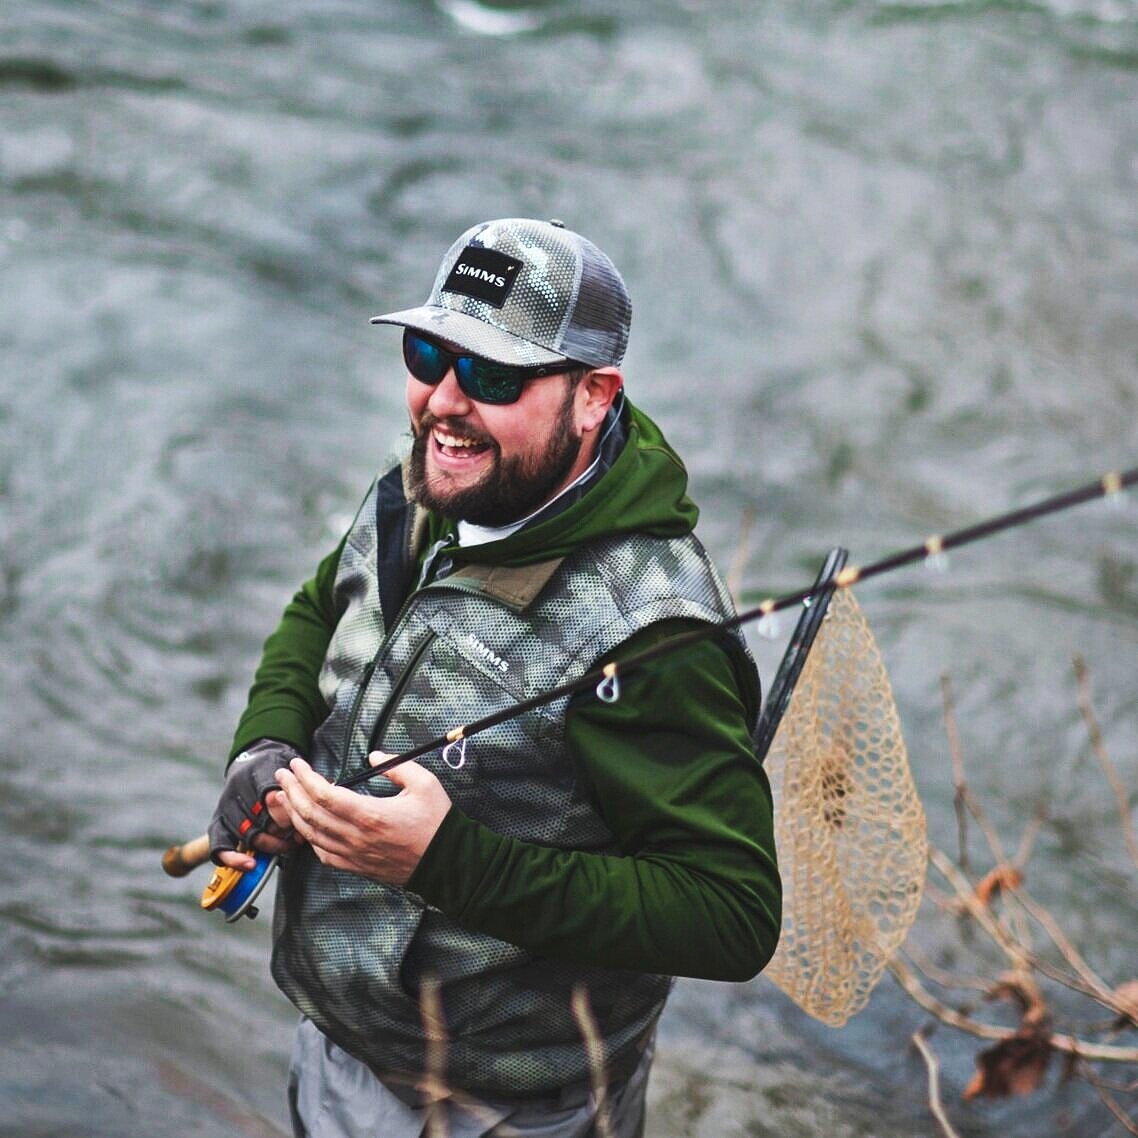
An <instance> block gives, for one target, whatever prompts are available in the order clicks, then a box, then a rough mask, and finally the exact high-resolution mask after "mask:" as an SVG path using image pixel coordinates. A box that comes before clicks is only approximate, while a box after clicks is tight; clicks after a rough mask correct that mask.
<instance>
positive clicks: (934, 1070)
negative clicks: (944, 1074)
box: [911, 1029, 960, 1138]
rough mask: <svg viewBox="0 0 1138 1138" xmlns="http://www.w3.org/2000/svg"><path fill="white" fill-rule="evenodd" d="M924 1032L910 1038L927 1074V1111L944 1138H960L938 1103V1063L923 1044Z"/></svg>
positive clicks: (931, 1052) (915, 1033)
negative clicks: (929, 1111)
mask: <svg viewBox="0 0 1138 1138" xmlns="http://www.w3.org/2000/svg"><path fill="white" fill-rule="evenodd" d="M925 1034H926V1033H925V1031H924V1030H923V1029H922V1030H921V1031H915V1032H913V1034H912V1036H911V1038H912V1040H913V1046H914V1047H915V1048H916V1049H917V1050H918V1051H919V1052H920V1053H921V1058H923V1059H924V1061H925V1066H926V1067H927V1068H928V1072H929V1110H931V1111H932V1115H933V1118H935V1119H936V1120H937V1123H938V1124H939V1126H940V1128H941V1130H942V1131H943V1133H944V1136H945V1138H960V1136H959V1135H958V1134H957V1133H956V1131H955V1130H954V1129H953V1128H952V1123H951V1122H949V1121H948V1115H946V1114H945V1113H944V1106H943V1105H942V1103H941V1101H940V1063H938V1062H937V1057H936V1055H934V1054H933V1050H932V1048H931V1047H929V1045H928V1043H927V1042H925Z"/></svg>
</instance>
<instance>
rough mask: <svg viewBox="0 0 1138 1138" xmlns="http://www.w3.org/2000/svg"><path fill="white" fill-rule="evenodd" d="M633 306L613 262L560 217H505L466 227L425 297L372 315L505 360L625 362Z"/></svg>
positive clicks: (526, 362)
mask: <svg viewBox="0 0 1138 1138" xmlns="http://www.w3.org/2000/svg"><path fill="white" fill-rule="evenodd" d="M631 318H632V302H631V301H630V300H629V296H628V290H627V289H626V288H625V285H624V281H623V280H622V279H621V276H620V273H618V272H617V270H616V266H615V265H614V264H613V263H612V261H610V260H609V258H608V257H607V256H605V254H604V253H602V252H601V250H600V249H598V248H597V247H596V245H594V244H593V243H592V242H591V241H589V240H587V239H586V238H584V237H582V236H581V235H580V234H579V233H574V232H573V231H572V230H571V229H566V228H565V226H564V225H563V224H562V223H561V222H559V221H532V220H529V219H526V218H504V219H502V220H499V221H486V222H483V223H482V224H480V225H475V226H474V227H473V228H471V229H468V230H467V231H466V232H465V233H464V234H463V235H462V236H461V237H460V238H459V239H458V240H457V241H456V242H455V243H454V244H453V245H452V246H451V248H450V251H449V252H448V253H447V255H446V257H445V258H444V259H443V263H442V264H441V265H440V266H439V271H438V275H437V276H436V277H435V284H434V287H433V288H432V289H431V295H430V296H429V297H428V298H427V302H426V304H424V305H421V306H420V307H418V308H408V309H404V310H403V311H401V312H389V313H387V314H385V315H383V316H374V317H372V321H371V322H372V323H373V324H400V325H403V326H404V327H406V328H414V329H415V330H416V331H419V332H425V333H426V334H427V335H429V336H436V337H438V338H439V339H441V340H447V341H449V342H450V343H452V344H455V345H457V346H458V347H460V348H463V349H465V350H466V351H468V352H471V353H472V354H474V355H478V356H483V357H485V358H486V359H491V360H495V361H497V362H498V363H505V364H523V365H530V364H548V363H555V362H556V361H558V360H562V359H571V360H577V361H579V362H580V363H583V364H589V365H590V366H591V367H606V366H609V365H616V364H619V363H620V361H621V360H622V359H623V358H624V351H625V348H626V347H627V345H628V328H629V323H630V322H631Z"/></svg>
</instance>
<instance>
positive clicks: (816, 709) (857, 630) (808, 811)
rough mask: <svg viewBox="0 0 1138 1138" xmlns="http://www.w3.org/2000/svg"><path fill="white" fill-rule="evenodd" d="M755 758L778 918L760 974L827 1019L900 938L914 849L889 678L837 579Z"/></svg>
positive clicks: (918, 836) (922, 836)
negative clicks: (767, 790) (771, 805)
mask: <svg viewBox="0 0 1138 1138" xmlns="http://www.w3.org/2000/svg"><path fill="white" fill-rule="evenodd" d="M766 767H767V771H768V773H769V775H770V778H771V784H772V788H773V791H774V797H775V837H776V842H777V846H778V854H779V863H780V867H781V871H782V875H783V922H782V935H781V939H780V941H779V946H778V950H777V951H776V953H775V956H774V959H773V960H772V961H771V963H770V964H769V965H768V966H767V969H766V973H765V975H767V976H768V977H769V978H770V979H772V980H773V981H774V982H775V983H776V984H777V985H778V986H779V987H780V988H781V989H782V990H783V991H784V992H785V993H786V994H787V995H788V996H789V997H790V998H791V999H792V1000H793V1001H794V1002H795V1003H796V1004H798V1006H799V1007H800V1008H802V1010H803V1011H805V1012H807V1013H808V1014H809V1015H811V1016H813V1017H814V1018H815V1019H818V1020H821V1021H822V1022H823V1023H826V1024H829V1025H831V1026H833V1027H839V1026H841V1025H842V1024H843V1023H845V1022H846V1020H848V1019H849V1017H850V1016H852V1015H853V1014H854V1013H855V1012H857V1011H859V1010H860V1009H861V1008H862V1007H864V1006H865V1004H866V1002H867V1001H868V999H869V995H870V993H871V992H872V991H873V988H874V986H875V985H876V984H877V981H878V980H879V979H880V978H881V974H882V972H883V971H884V969H885V966H886V964H887V963H888V962H889V959H890V958H891V957H892V955H893V954H894V952H896V951H897V949H898V948H899V947H900V945H901V942H902V941H903V940H904V939H905V936H906V935H907V933H908V931H909V928H910V926H911V925H912V923H913V920H914V918H915V917H916V913H917V907H918V905H919V904H920V900H921V894H922V892H923V890H924V880H925V865H926V857H927V854H926V831H925V814H924V809H923V807H922V805H921V800H920V798H919V796H918V795H917V789H916V786H915V785H914V783H913V779H912V775H911V774H910V771H909V760H908V755H907V753H906V750H905V742H904V739H903V738H902V736H901V724H900V720H899V719H898V716H897V708H896V705H895V704H894V702H893V692H892V690H891V688H890V685H889V677H888V675H887V674H886V671H885V666H884V664H883V663H882V660H881V653H880V652H879V651H878V648H877V644H876V642H875V640H874V638H873V634H872V632H870V629H869V625H868V624H867V623H866V620H865V617H864V616H863V615H862V612H861V609H860V607H859V606H858V604H857V601H856V600H854V597H853V593H852V592H851V591H850V590H849V589H838V590H837V591H836V592H835V593H834V595H833V597H832V599H831V601H830V605H829V609H828V612H827V615H826V619H825V621H824V622H823V623H822V627H821V629H820V630H819V632H818V634H817V638H816V640H815V641H814V645H813V648H812V650H811V651H810V654H809V656H808V657H807V659H806V663H805V666H804V667H803V670H802V674H801V676H800V677H799V679H798V683H797V685H796V687H795V689H794V695H793V697H792V698H791V702H790V706H789V708H788V709H787V712H786V714H785V716H784V717H783V719H782V722H781V724H780V725H779V728H778V733H777V734H776V735H775V738H774V742H773V743H772V745H771V748H770V751H769V753H768V756H767V762H766Z"/></svg>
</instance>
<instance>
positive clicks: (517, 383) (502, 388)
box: [454, 356, 524, 403]
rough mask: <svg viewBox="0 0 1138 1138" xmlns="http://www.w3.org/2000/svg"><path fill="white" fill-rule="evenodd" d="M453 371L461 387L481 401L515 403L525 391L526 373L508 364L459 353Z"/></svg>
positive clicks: (472, 397)
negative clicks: (523, 387)
mask: <svg viewBox="0 0 1138 1138" xmlns="http://www.w3.org/2000/svg"><path fill="white" fill-rule="evenodd" d="M454 372H455V375H456V376H458V385H459V387H461V388H462V390H463V391H465V392H466V394H467V395H469V396H470V398H471V399H477V400H478V402H479V403H516V402H517V400H518V398H519V396H520V395H521V393H522V376H523V374H524V373H523V372H522V371H520V370H519V369H518V368H516V367H510V366H509V365H508V364H496V363H493V362H492V361H491V360H483V359H479V358H478V357H477V356H459V357H458V358H457V359H456V360H455V361H454Z"/></svg>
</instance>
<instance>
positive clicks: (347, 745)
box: [336, 641, 386, 782]
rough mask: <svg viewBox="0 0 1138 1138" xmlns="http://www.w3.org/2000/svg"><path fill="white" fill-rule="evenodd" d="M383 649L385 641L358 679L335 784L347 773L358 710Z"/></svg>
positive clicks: (358, 715)
mask: <svg viewBox="0 0 1138 1138" xmlns="http://www.w3.org/2000/svg"><path fill="white" fill-rule="evenodd" d="M384 647H386V641H384V643H383V644H381V645H380V646H379V651H378V652H376V654H375V655H374V656H373V657H372V658H371V659H370V660H369V661H368V663H367V667H365V668H364V670H363V675H362V677H361V679H360V686H359V687H358V688H356V698H355V699H354V700H352V710H351V713H350V714H349V715H348V729H347V731H345V733H344V745H343V747H342V748H341V752H342V754H343V756H344V757H343V758H342V759H341V760H340V773H339V774H338V775H337V776H336V781H337V782H339V781H340V780H341V779H342V778H343V777H344V775H345V774H347V773H348V759H349V757H350V755H351V747H352V736H353V735H354V734H355V731H356V723H357V722H358V721H359V718H360V708H361V707H362V706H363V702H364V696H365V695H366V694H367V688H368V684H370V683H371V677H372V676H373V675H374V673H375V669H376V665H377V664H378V663H379V657H380V654H381V653H382V652H383V649H384Z"/></svg>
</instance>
